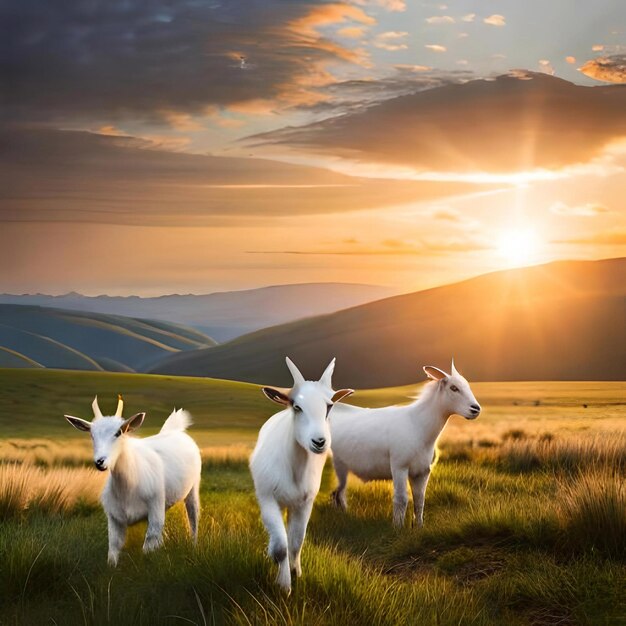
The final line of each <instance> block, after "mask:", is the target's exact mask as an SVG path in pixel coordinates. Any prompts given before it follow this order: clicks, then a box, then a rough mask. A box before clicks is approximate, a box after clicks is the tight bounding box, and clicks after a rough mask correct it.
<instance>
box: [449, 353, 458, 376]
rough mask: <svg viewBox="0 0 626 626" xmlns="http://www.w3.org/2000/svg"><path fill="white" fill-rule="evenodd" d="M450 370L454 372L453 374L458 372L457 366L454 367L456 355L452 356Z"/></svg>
mask: <svg viewBox="0 0 626 626" xmlns="http://www.w3.org/2000/svg"><path fill="white" fill-rule="evenodd" d="M450 371H451V372H452V374H458V372H457V371H456V367H454V357H452V368H451V370H450Z"/></svg>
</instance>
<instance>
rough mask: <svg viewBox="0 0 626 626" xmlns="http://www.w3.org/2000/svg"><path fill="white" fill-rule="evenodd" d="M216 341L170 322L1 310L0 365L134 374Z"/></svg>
mask: <svg viewBox="0 0 626 626" xmlns="http://www.w3.org/2000/svg"><path fill="white" fill-rule="evenodd" d="M213 345H215V342H214V341H213V340H212V339H211V338H209V337H207V336H206V335H204V334H202V333H201V332H199V331H197V330H194V329H191V328H187V327H185V326H180V325H178V324H172V323H168V322H162V321H159V322H152V321H150V320H142V319H135V318H130V317H124V316H121V315H106V314H98V313H84V312H79V311H70V310H65V309H56V308H50V307H40V306H25V305H12V304H2V305H0V348H1V349H2V352H1V353H0V365H5V366H7V367H15V366H21V367H28V366H30V367H37V366H43V367H53V368H60V369H79V370H96V371H97V370H113V371H135V370H138V369H142V368H145V367H148V366H149V365H150V364H151V363H154V362H156V361H158V360H159V359H161V358H163V357H164V356H166V355H169V354H175V353H177V352H180V351H184V350H192V349H198V348H206V347H210V346H213Z"/></svg>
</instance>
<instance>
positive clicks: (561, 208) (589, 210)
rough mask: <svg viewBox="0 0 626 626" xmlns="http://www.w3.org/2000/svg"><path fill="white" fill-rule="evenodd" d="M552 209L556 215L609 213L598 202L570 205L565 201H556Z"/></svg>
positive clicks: (591, 215)
mask: <svg viewBox="0 0 626 626" xmlns="http://www.w3.org/2000/svg"><path fill="white" fill-rule="evenodd" d="M550 211H551V212H552V213H555V214H556V215H565V216H574V217H595V216H596V215H600V214H602V213H608V211H609V210H608V209H607V208H606V207H605V206H604V205H602V204H597V203H591V202H590V203H587V204H579V205H576V206H568V205H567V204H565V202H560V201H559V202H555V203H554V204H553V205H552V206H551V207H550Z"/></svg>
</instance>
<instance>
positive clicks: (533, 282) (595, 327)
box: [149, 258, 626, 388]
mask: <svg viewBox="0 0 626 626" xmlns="http://www.w3.org/2000/svg"><path fill="white" fill-rule="evenodd" d="M625 296H626V259H623V258H622V259H609V260H602V261H580V262H579V261H576V262H574V261H572V262H557V263H550V264H547V265H540V266H535V267H527V268H520V269H514V270H508V271H502V272H496V273H493V274H487V275H484V276H479V277H477V278H473V279H470V280H466V281H463V282H460V283H456V284H452V285H446V286H443V287H438V288H435V289H428V290H426V291H420V292H416V293H412V294H407V295H402V296H396V297H393V298H386V299H384V300H379V301H377V302H373V303H370V304H365V305H362V306H357V307H353V308H351V309H346V310H344V311H339V312H337V313H334V314H331V315H324V316H318V317H315V318H311V319H307V320H302V321H298V322H294V323H291V324H285V325H281V326H275V327H273V328H268V329H265V330H261V331H258V332H255V333H251V334H249V335H246V336H244V337H241V338H239V339H236V340H234V341H231V342H229V343H226V344H222V345H220V346H217V347H215V348H212V349H211V350H197V351H193V352H187V353H185V354H177V355H173V356H168V357H166V358H165V359H164V360H163V361H161V362H160V363H158V364H157V365H156V366H154V367H153V368H151V369H150V370H149V371H152V372H156V373H163V374H177V375H189V376H191V375H193V376H211V377H215V378H226V379H233V380H243V381H249V382H258V383H269V382H271V383H273V384H277V385H287V384H289V382H290V378H289V374H288V372H287V369H286V367H285V364H284V357H285V355H289V356H290V357H292V358H293V359H294V360H295V362H296V363H297V364H298V365H300V366H301V368H302V370H303V372H304V374H305V375H306V376H309V377H315V376H318V375H319V374H320V373H321V371H322V369H323V367H324V366H325V365H326V364H327V363H328V361H329V360H330V359H331V358H332V357H333V356H336V357H337V369H336V371H335V383H336V386H350V387H360V388H374V387H384V386H393V385H402V384H408V383H410V382H411V381H414V380H415V379H416V378H419V372H420V371H421V366H422V365H423V364H426V363H432V364H435V365H439V366H441V367H448V366H449V363H450V358H451V357H452V356H454V357H455V359H456V362H457V364H458V367H459V369H460V370H461V371H462V372H463V373H465V375H466V376H467V377H468V378H469V379H471V380H494V381H501V380H623V379H625V378H626V359H624V345H626V324H624V311H625V308H624V299H625Z"/></svg>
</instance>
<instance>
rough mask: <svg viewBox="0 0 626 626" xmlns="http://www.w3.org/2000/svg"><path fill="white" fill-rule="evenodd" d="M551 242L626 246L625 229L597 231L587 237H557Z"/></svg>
mask: <svg viewBox="0 0 626 626" xmlns="http://www.w3.org/2000/svg"><path fill="white" fill-rule="evenodd" d="M553 243H566V244H582V245H591V246H597V245H600V246H626V231H624V230H613V231H606V232H598V233H594V234H592V235H588V236H587V237H577V238H576V237H573V238H571V239H558V240H556V241H553Z"/></svg>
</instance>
